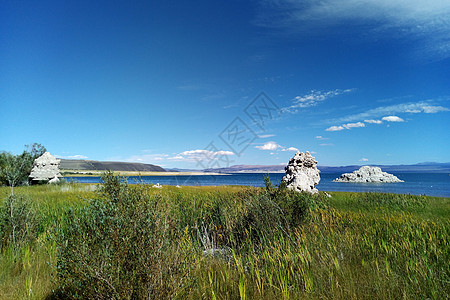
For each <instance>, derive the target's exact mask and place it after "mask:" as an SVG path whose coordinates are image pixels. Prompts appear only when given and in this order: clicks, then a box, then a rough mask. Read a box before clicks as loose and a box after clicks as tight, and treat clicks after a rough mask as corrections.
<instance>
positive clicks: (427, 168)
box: [203, 162, 450, 173]
mask: <svg viewBox="0 0 450 300" xmlns="http://www.w3.org/2000/svg"><path fill="white" fill-rule="evenodd" d="M362 166H371V167H380V168H381V169H382V170H383V171H385V172H408V173H414V172H418V173H450V163H436V162H424V163H417V164H410V165H405V164H401V165H377V164H364V165H348V166H321V165H318V166H317V168H318V169H319V170H320V171H321V172H322V173H346V172H353V171H355V170H358V169H359V168H361V167H362ZM284 167H285V165H234V166H230V167H227V168H213V169H205V170H203V171H204V172H217V173H265V172H268V173H284Z"/></svg>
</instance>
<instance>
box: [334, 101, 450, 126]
mask: <svg viewBox="0 0 450 300" xmlns="http://www.w3.org/2000/svg"><path fill="white" fill-rule="evenodd" d="M430 102H431V101H420V102H409V103H401V104H395V105H389V106H380V107H377V108H373V109H369V110H367V111H365V112H362V113H358V114H353V115H349V116H345V117H342V118H337V119H331V120H328V121H329V122H330V123H341V122H352V121H360V120H365V122H366V123H375V124H380V123H377V122H378V121H376V120H373V118H379V117H381V116H389V115H395V114H399V113H410V114H418V113H425V114H434V113H438V112H446V111H450V109H448V108H447V107H443V106H440V105H433V104H431V103H430ZM372 121H375V122H372Z"/></svg>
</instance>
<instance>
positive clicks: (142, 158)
mask: <svg viewBox="0 0 450 300" xmlns="http://www.w3.org/2000/svg"><path fill="white" fill-rule="evenodd" d="M149 151H150V150H143V152H149ZM168 157H169V155H168V154H142V155H133V156H130V157H128V158H127V159H125V161H128V162H140V163H147V164H152V163H158V162H161V161H163V160H165V159H167V158H168Z"/></svg>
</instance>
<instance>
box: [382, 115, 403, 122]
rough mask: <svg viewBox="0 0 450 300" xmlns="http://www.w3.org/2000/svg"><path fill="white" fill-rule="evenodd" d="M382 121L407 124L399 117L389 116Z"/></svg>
mask: <svg viewBox="0 0 450 300" xmlns="http://www.w3.org/2000/svg"><path fill="white" fill-rule="evenodd" d="M381 120H383V121H387V122H405V120H403V119H402V118H400V117H397V116H387V117H383V118H381Z"/></svg>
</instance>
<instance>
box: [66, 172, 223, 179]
mask: <svg viewBox="0 0 450 300" xmlns="http://www.w3.org/2000/svg"><path fill="white" fill-rule="evenodd" d="M105 172H106V171H105V170H102V171H96V170H92V171H89V170H86V171H85V170H83V171H81V170H80V171H76V170H61V175H62V176H63V177H64V178H66V177H98V176H101V175H102V174H103V173H105ZM113 172H114V174H115V175H120V176H126V177H127V176H192V175H195V176H202V175H203V176H205V175H230V174H227V173H214V172H153V171H151V172H148V171H147V172H138V171H113Z"/></svg>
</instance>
